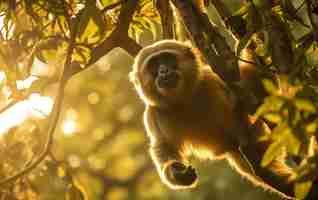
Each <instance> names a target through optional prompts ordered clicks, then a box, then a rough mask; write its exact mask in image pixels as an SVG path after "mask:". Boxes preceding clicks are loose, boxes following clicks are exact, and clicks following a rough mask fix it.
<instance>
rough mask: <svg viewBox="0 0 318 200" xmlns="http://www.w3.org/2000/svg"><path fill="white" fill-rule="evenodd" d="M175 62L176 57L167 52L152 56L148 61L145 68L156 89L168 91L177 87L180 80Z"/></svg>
mask: <svg viewBox="0 0 318 200" xmlns="http://www.w3.org/2000/svg"><path fill="white" fill-rule="evenodd" d="M177 62H178V61H177V57H176V56H175V55H173V54H171V53H167V52H165V53H162V54H159V55H157V56H154V57H152V58H151V59H150V60H149V61H148V63H147V65H148V66H147V68H148V70H149V71H150V73H151V75H152V76H153V78H154V80H155V84H156V86H157V88H158V89H163V90H169V89H174V88H176V87H177V85H178V81H179V79H180V75H179V74H178V72H177V67H178V63H177Z"/></svg>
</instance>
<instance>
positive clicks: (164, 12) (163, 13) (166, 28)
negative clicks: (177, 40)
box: [155, 0, 174, 39]
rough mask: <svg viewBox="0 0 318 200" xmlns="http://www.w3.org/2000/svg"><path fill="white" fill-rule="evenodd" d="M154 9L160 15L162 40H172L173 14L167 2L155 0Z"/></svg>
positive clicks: (167, 0) (166, 0) (165, 0)
mask: <svg viewBox="0 0 318 200" xmlns="http://www.w3.org/2000/svg"><path fill="white" fill-rule="evenodd" d="M155 2H156V8H157V10H158V13H159V15H160V19H161V25H162V32H163V39H172V38H173V36H174V34H173V12H172V9H171V7H170V3H169V2H170V1H169V0H156V1H155Z"/></svg>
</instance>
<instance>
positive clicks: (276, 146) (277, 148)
mask: <svg viewBox="0 0 318 200" xmlns="http://www.w3.org/2000/svg"><path fill="white" fill-rule="evenodd" d="M282 150H283V145H282V142H279V141H278V142H274V143H272V144H271V145H270V146H269V147H268V148H267V150H266V152H265V154H264V156H263V158H262V161H261V166H262V167H265V166H267V165H268V164H270V163H271V162H272V161H273V160H274V159H275V158H277V157H278V156H279V155H281V154H282Z"/></svg>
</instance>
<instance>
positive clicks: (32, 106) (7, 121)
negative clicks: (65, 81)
mask: <svg viewBox="0 0 318 200" xmlns="http://www.w3.org/2000/svg"><path fill="white" fill-rule="evenodd" d="M52 107H53V100H52V99H51V98H50V97H45V96H40V95H39V94H31V95H30V97H29V98H28V99H27V100H24V101H21V102H18V103H17V104H15V105H14V106H12V107H11V108H9V109H8V110H6V111H5V112H3V113H0V135H1V134H4V133H6V132H7V131H8V130H9V129H10V128H12V127H14V126H17V125H19V124H21V123H22V122H24V121H25V120H27V119H29V118H45V117H47V116H48V114H49V113H50V112H51V111H52Z"/></svg>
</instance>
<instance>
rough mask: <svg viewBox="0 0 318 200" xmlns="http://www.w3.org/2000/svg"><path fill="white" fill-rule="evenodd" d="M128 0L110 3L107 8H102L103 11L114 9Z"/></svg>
mask: <svg viewBox="0 0 318 200" xmlns="http://www.w3.org/2000/svg"><path fill="white" fill-rule="evenodd" d="M126 1H127V0H121V1H118V2H116V3H113V4H111V5H108V6H106V7H105V8H103V9H102V10H101V12H107V11H108V10H111V9H114V8H116V7H117V6H120V5H121V4H123V3H126Z"/></svg>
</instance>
